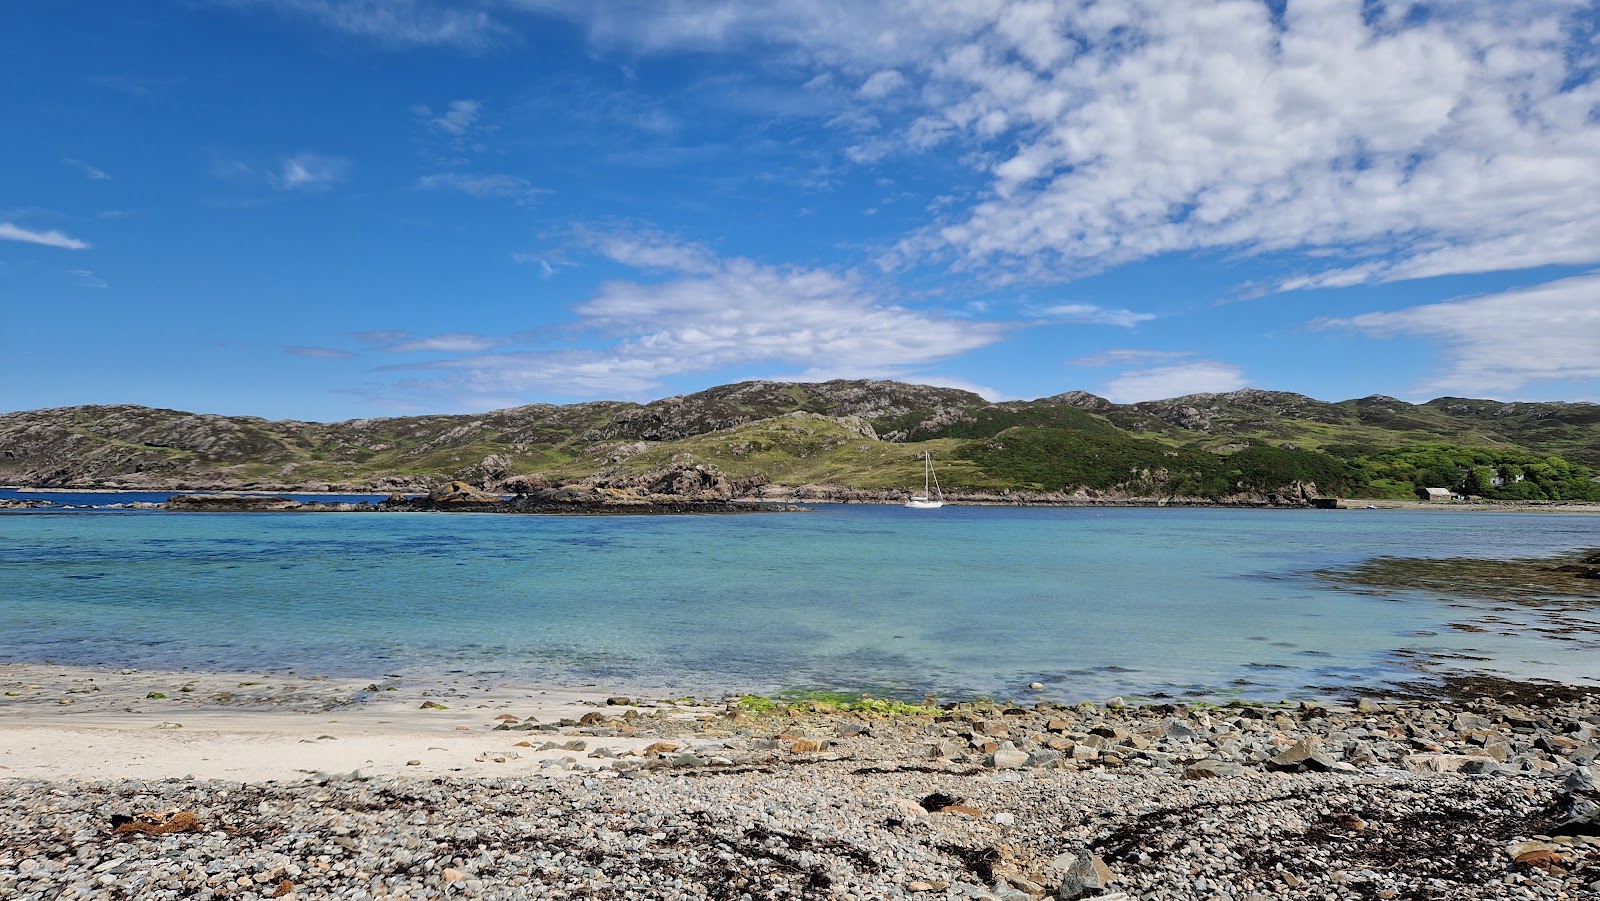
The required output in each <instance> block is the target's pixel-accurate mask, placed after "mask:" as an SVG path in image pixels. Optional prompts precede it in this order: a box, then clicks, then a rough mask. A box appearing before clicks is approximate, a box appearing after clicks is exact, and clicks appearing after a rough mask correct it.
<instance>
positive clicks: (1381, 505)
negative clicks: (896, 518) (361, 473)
mask: <svg viewBox="0 0 1600 901" xmlns="http://www.w3.org/2000/svg"><path fill="white" fill-rule="evenodd" d="M0 491H15V492H18V493H24V494H55V495H76V494H102V495H103V494H167V495H185V496H193V495H209V494H226V495H238V496H240V497H275V496H282V495H297V496H300V497H308V498H349V497H354V496H369V497H371V498H373V499H375V500H376V499H381V498H384V497H388V496H389V494H388V493H385V492H381V491H370V490H369V491H363V490H355V489H352V490H349V491H327V490H321V491H312V490H300V489H277V490H271V489H259V488H238V489H223V488H211V489H206V488H183V489H171V488H126V487H114V486H99V487H92V488H55V487H49V488H36V487H31V486H26V485H0ZM402 493H404V494H412V493H413V492H402ZM852 495H854V496H852ZM507 497H508V498H509V497H510V496H507ZM1338 500H1339V501H1340V502H1341V503H1342V505H1343V506H1341V507H1339V508H1338V509H1339V510H1343V511H1346V512H1348V511H1353V510H1369V509H1377V510H1436V511H1453V512H1479V513H1482V512H1502V513H1600V503H1596V502H1594V501H1478V502H1465V501H1450V502H1445V503H1439V502H1431V501H1422V500H1415V501H1410V500H1396V499H1393V498H1339V499H1338ZM725 503H731V504H766V505H778V504H827V505H840V506H900V505H901V504H903V503H904V501H903V499H902V498H896V497H887V496H885V492H882V491H880V490H877V489H846V488H836V487H833V486H800V487H798V488H783V489H780V490H778V491H774V492H772V493H770V494H766V493H764V494H763V495H760V496H744V497H736V498H731V499H730V500H729V501H727V502H725ZM945 503H946V504H947V505H949V506H969V507H1041V508H1049V507H1084V508H1101V507H1111V508H1116V507H1125V508H1168V507H1173V508H1200V509H1245V510H1305V509H1312V507H1310V506H1308V505H1306V504H1299V503H1271V502H1268V501H1253V500H1238V501H1227V500H1213V499H1209V498H1189V497H1183V498H1168V499H1163V498H1109V497H1108V498H1089V497H1056V498H1052V497H1038V496H1031V497H1030V496H1026V495H1018V496H1015V497H1009V498H1008V497H1006V496H997V495H993V494H987V493H985V494H978V495H975V496H963V495H961V494H960V493H954V492H952V493H949V494H946V495H945ZM262 512H274V511H262ZM277 512H295V511H292V510H291V511H277ZM443 512H448V510H447V509H445V510H444V511H443ZM470 512H496V511H482V510H478V509H475V508H474V509H473V510H472V511H470ZM619 512H620V511H619Z"/></svg>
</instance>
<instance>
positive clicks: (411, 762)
mask: <svg viewBox="0 0 1600 901" xmlns="http://www.w3.org/2000/svg"><path fill="white" fill-rule="evenodd" d="M406 766H422V761H420V760H416V759H411V760H407V761H406Z"/></svg>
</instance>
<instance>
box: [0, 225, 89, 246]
mask: <svg viewBox="0 0 1600 901" xmlns="http://www.w3.org/2000/svg"><path fill="white" fill-rule="evenodd" d="M0 241H25V242H27V243H29V244H43V245H44V246H46V247H60V248H63V249H65V250H85V249H87V248H88V247H89V242H87V241H80V240H78V239H77V238H74V237H72V236H71V235H68V234H66V233H64V232H59V231H56V230H54V229H51V230H50V231H33V230H31V229H26V228H23V227H22V226H20V225H15V224H13V223H10V222H0Z"/></svg>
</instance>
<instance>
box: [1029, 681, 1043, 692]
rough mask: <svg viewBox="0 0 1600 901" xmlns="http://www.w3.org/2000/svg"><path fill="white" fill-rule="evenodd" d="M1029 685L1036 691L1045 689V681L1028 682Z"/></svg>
mask: <svg viewBox="0 0 1600 901" xmlns="http://www.w3.org/2000/svg"><path fill="white" fill-rule="evenodd" d="M1028 687H1029V688H1031V689H1033V690H1034V691H1044V683H1043V682H1029V683H1028Z"/></svg>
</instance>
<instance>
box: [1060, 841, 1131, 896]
mask: <svg viewBox="0 0 1600 901" xmlns="http://www.w3.org/2000/svg"><path fill="white" fill-rule="evenodd" d="M1051 867H1052V868H1054V869H1056V870H1060V871H1064V872H1062V876H1061V887H1060V888H1058V889H1056V897H1057V898H1060V899H1061V901H1076V899H1078V898H1082V897H1085V896H1088V895H1097V894H1099V893H1101V892H1102V891H1104V890H1105V888H1106V886H1108V885H1110V884H1111V882H1112V880H1113V879H1115V878H1116V877H1115V875H1113V874H1112V872H1111V868H1110V867H1108V866H1106V862H1105V861H1103V860H1101V859H1100V855H1098V854H1090V853H1088V852H1086V851H1080V852H1078V853H1076V854H1073V853H1067V854H1062V855H1060V856H1058V857H1056V859H1055V860H1054V861H1053V862H1052V863H1051Z"/></svg>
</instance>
